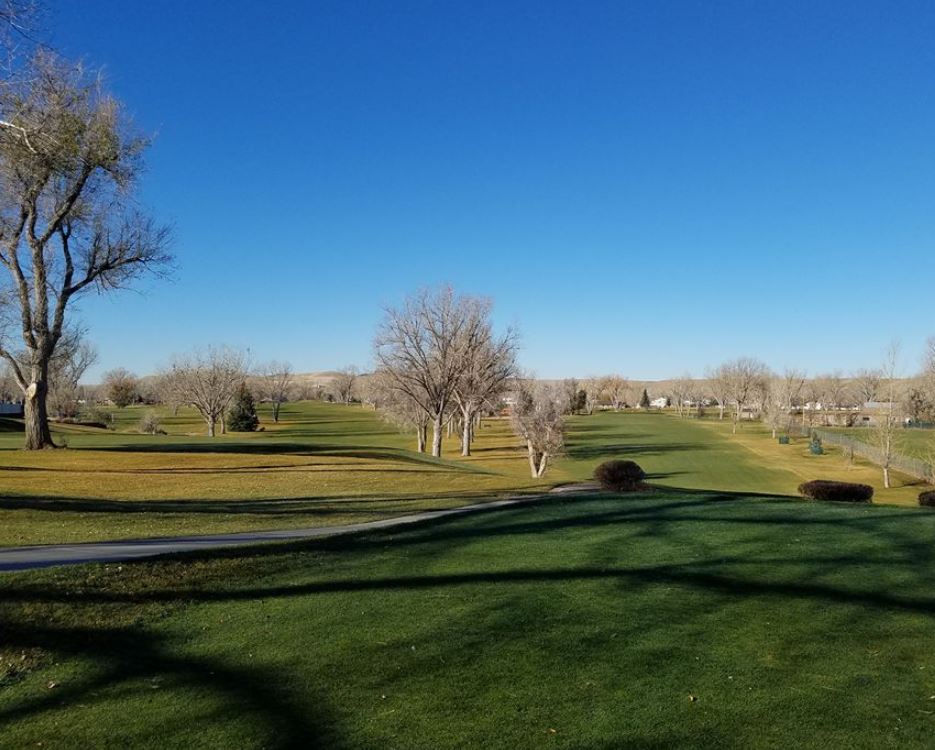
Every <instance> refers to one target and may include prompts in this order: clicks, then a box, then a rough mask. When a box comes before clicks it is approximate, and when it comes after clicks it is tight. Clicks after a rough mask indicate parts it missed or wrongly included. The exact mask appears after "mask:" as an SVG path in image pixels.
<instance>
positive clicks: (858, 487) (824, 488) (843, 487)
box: [799, 479, 873, 503]
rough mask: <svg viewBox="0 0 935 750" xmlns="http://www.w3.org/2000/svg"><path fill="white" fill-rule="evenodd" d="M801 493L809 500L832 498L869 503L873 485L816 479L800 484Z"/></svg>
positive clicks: (834, 499)
mask: <svg viewBox="0 0 935 750" xmlns="http://www.w3.org/2000/svg"><path fill="white" fill-rule="evenodd" d="M799 494H800V495H801V496H802V497H807V498H808V499H809V500H830V501H832V502H838V503H841V502H843V503H869V502H870V500H871V499H872V498H873V487H871V486H870V485H869V484H855V483H852V482H834V481H831V480H830V479H815V480H812V481H811V482H805V483H803V484H800V485H799Z"/></svg>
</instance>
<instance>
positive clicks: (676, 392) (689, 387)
mask: <svg viewBox="0 0 935 750" xmlns="http://www.w3.org/2000/svg"><path fill="white" fill-rule="evenodd" d="M669 390H670V391H671V393H672V402H673V403H674V404H675V413H676V414H678V415H679V417H680V418H681V417H682V416H683V415H684V414H685V406H686V404H687V405H688V407H689V409H690V408H691V405H692V404H693V403H694V398H695V390H696V388H695V381H694V380H693V379H692V376H691V373H687V372H686V373H685V374H684V375H682V377H680V378H676V379H675V380H673V381H672V385H671V387H670V389H669Z"/></svg>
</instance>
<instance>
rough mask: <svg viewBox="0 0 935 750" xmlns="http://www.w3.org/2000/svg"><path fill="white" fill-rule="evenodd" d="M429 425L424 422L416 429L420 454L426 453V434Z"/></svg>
mask: <svg viewBox="0 0 935 750" xmlns="http://www.w3.org/2000/svg"><path fill="white" fill-rule="evenodd" d="M427 432H428V425H426V424H425V423H424V422H423V423H422V424H420V425H419V426H418V427H416V446H417V450H418V451H419V453H425V443H426V433H427Z"/></svg>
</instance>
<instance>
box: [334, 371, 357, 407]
mask: <svg viewBox="0 0 935 750" xmlns="http://www.w3.org/2000/svg"><path fill="white" fill-rule="evenodd" d="M359 375H360V371H359V370H358V369H357V368H356V367H355V366H354V365H348V366H347V367H342V368H341V369H340V370H338V374H337V375H335V378H334V380H333V381H331V388H332V390H333V391H334V400H335V401H340V402H341V403H342V404H349V403H351V401H352V400H353V399H354V391H355V386H356V384H357V378H358V376H359Z"/></svg>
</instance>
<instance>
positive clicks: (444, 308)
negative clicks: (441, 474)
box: [374, 286, 474, 456]
mask: <svg viewBox="0 0 935 750" xmlns="http://www.w3.org/2000/svg"><path fill="white" fill-rule="evenodd" d="M473 305H474V298H472V297H467V296H461V295H458V294H456V293H455V291H454V290H453V289H452V288H451V287H448V286H444V287H441V288H440V289H436V290H422V291H420V292H418V293H417V294H414V295H413V296H411V297H408V298H407V299H406V300H405V301H404V303H403V304H402V306H401V307H398V308H394V307H388V308H386V310H385V312H384V317H383V322H382V323H381V324H380V327H379V329H378V331H377V335H376V338H375V339H374V359H375V360H376V362H377V366H378V369H380V370H382V371H383V373H384V376H385V377H386V378H387V379H388V382H389V384H390V387H392V388H393V389H395V390H398V391H400V392H402V393H403V394H405V395H406V396H407V397H408V398H409V399H410V400H411V401H412V402H413V403H415V404H417V405H418V406H419V407H420V408H421V409H422V410H423V411H425V413H426V414H427V415H428V418H429V421H430V422H431V424H432V455H433V456H441V452H442V437H443V434H444V426H445V420H446V419H447V418H448V416H449V414H450V407H451V406H452V403H453V401H454V398H455V388H456V387H457V383H458V379H459V378H460V377H461V374H462V367H463V364H464V360H463V352H462V351H461V349H460V347H461V346H463V342H464V336H463V332H464V330H465V326H466V323H467V321H468V320H469V317H470V311H471V308H472V306H473Z"/></svg>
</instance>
